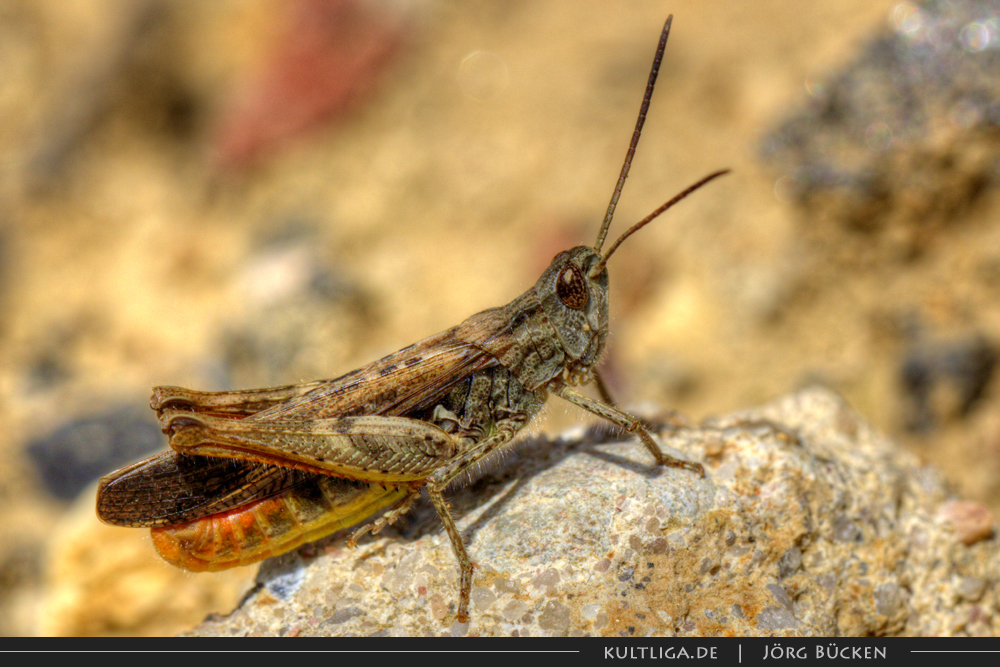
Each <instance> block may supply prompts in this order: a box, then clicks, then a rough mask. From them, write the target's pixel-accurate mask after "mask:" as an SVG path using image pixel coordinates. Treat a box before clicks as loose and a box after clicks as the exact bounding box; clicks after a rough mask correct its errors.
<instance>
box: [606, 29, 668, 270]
mask: <svg viewBox="0 0 1000 667" xmlns="http://www.w3.org/2000/svg"><path fill="white" fill-rule="evenodd" d="M673 20H674V15H673V14H671V15H670V16H668V17H667V22H666V23H664V24H663V32H662V33H660V44H659V46H657V47H656V55H655V56H654V57H653V68H652V69H651V70H649V82H648V83H646V94H645V95H643V96H642V106H641V107H639V119H638V120H636V122H635V132H633V133H632V141H631V142H629V145H628V153H626V154H625V164H623V165H622V173H621V175H620V176H619V177H618V184H617V185H616V186H615V191H614V192H613V193H612V194H611V203H610V204H608V212H607V213H606V214H605V215H604V222H603V223H601V231H599V232H598V233H597V243H596V244H595V245H594V250H596V251H597V252H600V251H601V246H603V245H604V239H605V238H606V237H607V235H608V228H609V227H610V226H611V218H612V217H613V216H614V214H615V206H617V205H618V198H619V197H620V196H621V194H622V188H623V187H624V186H625V179H626V178H628V170H629V167H631V166H632V156H633V155H635V147H636V146H637V145H638V144H639V135H640V134H642V125H643V123H645V122H646V111H648V110H649V100H650V99H652V97H653V86H654V85H655V84H656V75H657V74H659V73H660V61H661V60H663V51H664V49H666V47H667V37H669V36H670V23H671V22H672V21H673Z"/></svg>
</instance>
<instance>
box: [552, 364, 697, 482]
mask: <svg viewBox="0 0 1000 667" xmlns="http://www.w3.org/2000/svg"><path fill="white" fill-rule="evenodd" d="M549 389H550V390H551V391H552V392H553V393H554V394H556V395H557V396H559V397H561V398H563V399H565V400H567V401H569V402H570V403H572V404H573V405H575V406H577V407H580V408H583V409H584V410H587V411H588V412H592V413H594V414H595V415H597V416H598V417H602V418H603V419H607V420H608V421H609V422H611V423H612V424H615V425H617V426H620V427H621V428H623V429H625V430H626V431H628V432H629V433H635V434H636V435H638V436H639V439H640V440H641V441H642V444H643V445H645V447H646V449H648V450H649V453H650V454H652V455H653V458H655V459H656V462H657V463H659V464H660V465H665V466H670V467H672V468H686V469H687V470H690V471H692V472H696V473H698V474H699V475H700V476H702V477H704V476H705V469H704V468H703V467H702V465H701V464H700V463H693V462H691V461H684V460H683V459H678V458H674V457H673V456H670V455H668V454H665V453H664V452H663V450H662V449H660V446H659V445H657V444H656V441H655V440H654V439H653V436H652V434H650V432H649V430H648V429H647V428H646V427H645V426H643V424H642V422H640V421H639V420H638V419H636V418H635V417H633V416H632V415H630V414H628V413H627V412H622V411H621V410H619V409H618V408H615V407H613V406H610V405H605V404H604V403H601V402H600V401H595V400H594V399H592V398H587V397H586V396H584V395H582V394H578V393H577V392H575V391H573V390H572V389H570V388H569V387H567V386H566V385H565V384H562V383H552V384H550V385H549ZM602 393H607V389H605V390H604V392H602Z"/></svg>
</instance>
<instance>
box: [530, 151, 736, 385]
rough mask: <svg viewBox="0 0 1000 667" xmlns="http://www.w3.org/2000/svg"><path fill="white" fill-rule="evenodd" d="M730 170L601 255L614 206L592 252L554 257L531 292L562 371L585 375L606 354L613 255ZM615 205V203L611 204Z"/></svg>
mask: <svg viewBox="0 0 1000 667" xmlns="http://www.w3.org/2000/svg"><path fill="white" fill-rule="evenodd" d="M728 172H729V170H728V169H724V170H722V171H717V172H715V173H713V174H709V175H708V176H706V177H705V178H703V179H701V180H700V181H698V182H697V183H695V184H694V185H692V186H690V187H688V188H687V189H685V190H683V191H682V192H680V193H678V194H677V195H676V196H674V197H673V198H672V199H670V200H669V201H668V202H666V203H665V204H663V205H662V206H660V207H659V208H658V209H656V210H655V211H653V212H652V213H650V214H649V215H648V216H646V217H645V218H643V219H642V220H640V221H639V222H637V223H636V224H634V225H632V227H630V228H629V229H628V230H627V231H626V232H625V233H624V234H622V235H621V236H619V237H618V239H617V240H616V241H615V242H614V243H612V244H611V247H610V248H609V249H608V250H607V252H605V253H604V254H603V255H602V254H601V246H602V245H603V243H604V237H605V235H606V233H607V230H608V226H609V225H610V223H611V214H612V212H613V207H612V208H611V209H609V210H608V215H607V216H606V217H605V220H604V224H603V225H601V231H600V232H599V233H598V236H597V243H596V244H595V246H594V247H593V248H591V247H588V246H577V247H576V248H573V249H571V250H567V251H565V252H561V253H559V254H558V255H556V256H555V259H553V260H552V263H551V264H549V268H547V269H546V270H545V273H543V274H542V277H541V278H539V279H538V282H537V283H536V284H535V293H536V294H537V295H538V298H539V301H540V302H541V304H542V310H543V311H544V312H545V315H546V316H547V317H548V319H549V321H550V322H551V323H552V326H553V327H554V328H555V330H556V334H557V335H558V336H559V342H560V343H561V344H562V349H563V352H564V353H565V355H566V357H567V359H566V366H567V367H568V368H570V369H571V370H578V371H586V370H587V369H589V368H590V367H591V366H593V365H594V364H596V363H597V362H598V360H599V359H600V357H601V353H602V352H603V351H604V344H605V341H606V340H607V335H608V269H607V263H608V259H609V258H610V257H611V255H612V254H613V253H614V252H615V250H617V249H618V247H619V246H621V244H622V242H623V241H625V239H627V238H628V237H629V236H631V235H632V234H634V233H635V232H637V231H639V230H640V229H642V228H643V227H645V226H646V225H647V224H649V223H650V222H652V221H653V220H654V219H655V218H656V217H657V216H659V215H660V214H661V213H663V212H664V211H666V210H667V209H668V208H670V207H671V206H673V205H674V204H676V203H677V202H679V201H680V200H681V199H683V198H684V197H687V196H688V195H689V194H691V193H692V192H694V191H695V190H697V189H698V188H700V187H701V186H703V185H705V184H706V183H708V182H709V181H711V180H714V179H716V178H718V177H719V176H722V175H723V174H726V173H728ZM612 202H614V200H612Z"/></svg>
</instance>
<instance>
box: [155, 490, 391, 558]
mask: <svg viewBox="0 0 1000 667" xmlns="http://www.w3.org/2000/svg"><path fill="white" fill-rule="evenodd" d="M409 493H410V489H409V488H406V487H398V486H382V485H379V484H371V483H367V482H355V481H351V480H345V479H340V478H336V477H318V478H316V479H315V481H313V482H312V483H310V484H305V485H300V486H296V487H293V488H291V489H287V490H285V491H283V492H282V493H280V494H278V495H277V496H273V497H271V498H266V499H264V500H259V501H255V502H253V503H250V504H248V505H244V506H242V507H238V508H235V509H232V510H229V511H226V512H221V513H219V514H213V515H211V516H207V517H204V518H201V519H197V520H195V521H191V522H188V523H181V524H177V525H173V526H159V527H155V528H153V529H152V531H151V532H152V536H153V544H154V545H155V546H156V550H157V551H158V552H159V554H160V556H162V557H163V559H164V560H166V561H167V562H168V563H170V564H171V565H176V566H177V567H181V568H184V569H185V570H191V571H193V572H204V571H209V572H214V571H217V570H225V569H228V568H231V567H237V566H239V565H249V564H251V563H256V562H257V561H261V560H264V559H265V558H270V557H271V556H278V555H280V554H283V553H286V552H288V551H291V550H292V549H294V548H296V547H298V546H301V545H303V544H305V543H307V542H312V541H314V540H318V539H320V538H321V537H325V536H327V535H329V534H330V533H333V532H336V531H338V530H340V529H342V528H349V527H350V526H353V525H355V524H358V523H361V522H362V521H364V520H365V519H367V518H368V517H370V516H372V515H373V514H375V513H376V512H378V511H379V510H381V509H384V508H386V507H388V506H390V505H393V504H395V503H397V502H398V501H400V500H402V499H403V498H404V497H406V495H408V494H409Z"/></svg>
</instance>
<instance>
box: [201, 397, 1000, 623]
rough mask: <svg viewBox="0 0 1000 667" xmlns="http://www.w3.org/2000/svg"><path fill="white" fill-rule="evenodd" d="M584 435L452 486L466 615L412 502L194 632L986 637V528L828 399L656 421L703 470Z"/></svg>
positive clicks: (303, 554)
mask: <svg viewBox="0 0 1000 667" xmlns="http://www.w3.org/2000/svg"><path fill="white" fill-rule="evenodd" d="M586 434H587V431H585V430H583V429H580V430H578V431H577V432H575V434H571V435H566V436H564V437H563V438H560V439H559V440H555V441H551V442H550V441H547V440H545V439H535V440H532V441H530V442H528V443H527V444H525V445H523V446H522V448H521V449H520V450H519V452H520V453H519V456H518V457H517V458H518V462H517V465H516V466H510V467H509V469H508V470H505V471H495V472H492V473H489V474H487V475H486V476H484V477H482V478H480V479H479V480H478V481H476V482H474V483H473V484H471V485H470V486H468V487H466V488H464V489H462V490H459V491H457V492H455V493H453V494H451V496H450V501H451V503H452V507H453V508H454V511H455V514H456V515H457V517H460V518H459V527H460V528H461V529H462V530H463V533H464V535H465V538H466V541H467V545H468V547H469V550H470V555H471V557H472V558H473V560H474V561H476V563H477V564H478V568H477V569H476V572H475V576H474V580H473V590H472V609H471V614H472V619H471V622H470V624H468V625H467V626H466V625H462V624H458V623H454V610H455V605H456V601H457V584H456V580H457V567H456V563H455V559H454V556H453V554H452V551H451V547H450V546H449V543H448V540H447V538H446V537H445V536H444V535H443V534H442V533H441V531H440V529H439V524H438V523H437V519H436V516H435V515H434V512H433V509H432V508H431V507H430V506H429V504H426V503H422V504H419V506H417V507H415V508H414V510H413V512H411V514H410V515H408V516H409V517H410V519H409V522H408V523H407V525H406V526H405V527H393V528H389V529H387V530H386V531H384V532H383V533H382V534H381V535H380V536H379V537H378V538H372V539H370V538H366V539H365V540H362V542H361V544H360V546H359V548H358V549H357V550H350V549H347V548H346V547H343V546H342V542H337V541H332V540H330V539H328V540H325V541H321V542H319V543H316V544H314V545H310V546H309V547H307V548H304V549H301V550H299V551H298V552H293V553H292V554H288V555H286V556H283V557H281V558H278V559H272V560H271V561H268V562H267V563H265V564H264V566H263V567H262V568H261V572H260V574H259V575H258V579H257V582H258V586H257V588H256V590H255V591H254V592H253V593H252V594H251V595H249V596H248V597H247V598H246V599H245V601H244V603H243V604H242V606H240V607H239V608H238V609H236V610H235V611H234V612H233V613H231V614H230V615H228V616H225V617H213V618H210V619H208V620H206V621H205V622H204V623H202V624H201V625H200V626H198V627H197V628H195V629H194V630H193V631H191V632H190V633H189V634H190V635H193V636H220V635H222V636H234V635H236V636H239V635H297V636H370V635H380V636H382V635H385V636H389V635H391V636H398V635H407V636H409V635H417V636H421V635H499V636H529V635H530V636H536V635H545V636H566V635H568V636H578V635H602V636H650V635H653V636H659V635H689V636H692V635H737V636H754V635H757V636H759V635H782V636H800V635H820V636H824V635H825V636H832V635H855V636H856V635H930V636H936V635H954V634H970V635H973V634H974V635H996V634H998V633H1000V616H998V614H997V609H998V604H1000V601H998V593H997V590H996V588H995V587H994V586H992V585H990V584H988V583H987V582H992V581H997V580H998V579H1000V558H998V555H1000V553H998V552H1000V549H998V541H997V538H996V534H995V532H992V531H983V530H978V531H976V532H975V535H976V539H974V540H972V539H970V535H972V532H969V531H964V532H963V531H956V530H955V527H954V525H953V524H954V522H953V521H946V520H943V519H942V516H943V515H948V516H950V515H949V514H948V512H947V511H946V510H942V508H947V507H953V506H954V505H953V504H951V503H954V501H955V499H954V498H952V497H950V495H949V493H948V492H947V490H946V489H945V487H944V485H943V482H942V480H941V478H940V476H939V475H938V474H937V473H936V472H935V471H934V470H933V469H930V468H928V467H925V466H922V465H921V464H920V463H919V461H918V460H917V459H916V458H915V457H914V456H913V455H911V454H909V453H906V452H905V451H903V450H901V449H899V448H898V447H897V446H896V445H894V444H893V443H892V442H889V441H888V440H886V439H885V438H883V437H882V436H880V435H879V434H877V433H876V432H875V431H874V430H873V429H872V428H871V427H869V426H868V425H867V424H866V423H864V422H863V421H862V420H861V419H860V418H859V417H858V416H857V415H856V414H855V413H854V412H853V411H852V410H851V409H850V408H849V407H848V406H847V405H846V404H844V402H843V401H842V400H841V399H840V398H839V397H837V396H836V395H834V394H832V393H830V392H829V391H827V390H824V389H817V388H814V389H808V390H804V391H801V392H799V393H796V394H793V395H790V396H787V397H785V398H781V399H779V400H777V401H775V402H773V403H772V404H770V405H767V406H764V407H762V408H760V409H756V410H751V411H747V412H744V413H739V414H734V415H730V416H726V417H724V418H717V419H714V420H712V421H710V422H707V423H706V424H704V425H702V426H700V427H685V426H677V425H676V422H674V424H672V425H671V426H670V428H669V430H668V429H667V428H663V429H661V431H660V437H661V439H662V441H663V442H664V444H665V445H666V446H667V447H668V448H669V450H670V451H673V452H680V453H681V455H683V456H685V457H688V458H692V459H696V460H700V461H702V462H703V463H704V464H705V468H706V473H707V474H706V476H705V477H704V478H703V479H699V478H698V477H697V476H696V475H693V474H691V473H690V472H686V471H680V470H676V469H663V470H661V469H657V468H654V467H651V466H650V462H649V456H648V454H647V453H646V451H645V450H644V449H643V447H642V446H641V445H639V444H637V443H635V442H634V441H629V442H625V443H620V442H619V443H595V442H593V441H592V440H589V439H588V438H587V436H586ZM952 514H954V512H952ZM400 523H403V522H400ZM942 601H944V602H942Z"/></svg>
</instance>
